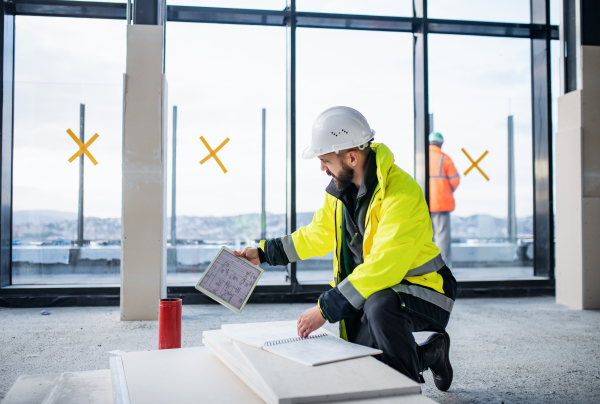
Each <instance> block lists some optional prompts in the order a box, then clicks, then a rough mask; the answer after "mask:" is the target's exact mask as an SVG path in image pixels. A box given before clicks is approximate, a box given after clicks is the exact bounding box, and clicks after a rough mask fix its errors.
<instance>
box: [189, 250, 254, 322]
mask: <svg viewBox="0 0 600 404" xmlns="http://www.w3.org/2000/svg"><path fill="white" fill-rule="evenodd" d="M263 272H264V271H263V269H262V268H260V267H258V266H256V265H254V264H252V263H251V262H250V261H248V260H247V259H244V258H240V257H236V256H235V255H234V254H233V251H231V250H230V249H229V248H227V247H221V249H220V250H219V252H218V253H217V255H216V256H215V258H214V259H213V260H212V262H211V263H210V265H209V266H208V268H206V271H204V274H203V275H202V277H201V278H200V280H199V281H198V283H197V284H196V289H198V290H199V291H200V292H202V293H204V294H205V295H207V296H208V297H210V298H212V299H214V300H216V301H217V302H219V303H221V304H222V305H223V306H225V307H227V308H228V309H230V310H232V311H235V312H236V313H241V312H242V309H243V308H244V306H245V305H246V302H247V301H248V298H249V297H250V295H251V294H252V291H253V290H254V287H255V286H256V284H257V283H258V280H259V279H260V277H261V275H262V274H263Z"/></svg>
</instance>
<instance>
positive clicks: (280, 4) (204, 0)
mask: <svg viewBox="0 0 600 404" xmlns="http://www.w3.org/2000/svg"><path fill="white" fill-rule="evenodd" d="M167 4H168V5H172V6H195V7H222V8H246V9H257V10H283V9H284V8H285V6H286V2H285V0H251V1H249V0H167Z"/></svg>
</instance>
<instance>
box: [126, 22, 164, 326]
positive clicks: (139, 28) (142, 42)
mask: <svg viewBox="0 0 600 404" xmlns="http://www.w3.org/2000/svg"><path fill="white" fill-rule="evenodd" d="M162 57H163V27H162V26H161V25H128V26H127V73H126V75H125V83H124V105H123V206H122V216H121V224H122V238H121V246H122V250H121V320H156V319H158V302H159V299H161V298H164V297H166V294H167V291H166V279H165V278H166V268H167V265H166V258H167V251H166V240H167V234H166V206H167V203H166V197H167V193H166V188H167V175H166V174H167V164H166V163H167V127H166V124H167V86H166V80H165V78H164V74H163V64H162Z"/></svg>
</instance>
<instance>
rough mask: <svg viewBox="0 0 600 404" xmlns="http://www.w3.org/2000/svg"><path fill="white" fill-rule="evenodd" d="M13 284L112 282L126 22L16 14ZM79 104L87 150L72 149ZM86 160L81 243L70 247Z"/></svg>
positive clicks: (117, 240)
mask: <svg viewBox="0 0 600 404" xmlns="http://www.w3.org/2000/svg"><path fill="white" fill-rule="evenodd" d="M15 37H16V42H15V110H14V114H15V115H14V163H13V164H14V166H13V256H12V261H13V263H12V271H13V272H12V281H13V284H42V283H53V284H56V283H60V284H72V283H113V284H118V283H119V267H120V257H121V252H120V238H121V218H120V216H121V144H122V123H121V122H122V105H123V102H122V97H123V73H124V72H125V22H124V21H108V20H91V19H73V18H48V17H23V16H18V17H16V32H15ZM80 103H83V104H85V141H86V142H87V141H89V140H90V139H91V138H92V136H94V134H96V133H97V134H98V135H99V137H98V138H97V140H96V141H95V142H94V143H93V144H91V145H90V146H89V149H88V150H89V152H90V153H91V155H92V156H93V157H94V158H95V159H96V160H97V162H98V165H94V164H92V163H91V161H90V159H89V158H88V157H87V156H85V155H82V156H80V157H78V158H77V159H76V160H74V161H73V162H72V163H69V161H68V159H69V158H70V157H71V156H73V155H74V154H75V153H76V152H77V151H78V150H79V146H78V145H77V144H76V143H75V142H74V141H73V139H71V137H70V136H69V134H67V129H71V130H72V132H73V133H74V135H76V136H79V132H80V131H79V116H80ZM80 159H83V160H84V162H85V163H84V164H85V171H84V178H85V181H84V183H85V186H84V190H85V193H84V246H83V247H81V248H80V247H78V246H77V245H76V241H77V212H78V195H79V161H80Z"/></svg>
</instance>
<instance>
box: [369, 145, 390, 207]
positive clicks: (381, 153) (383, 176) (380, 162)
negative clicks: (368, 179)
mask: <svg viewBox="0 0 600 404" xmlns="http://www.w3.org/2000/svg"><path fill="white" fill-rule="evenodd" d="M371 150H373V151H374V152H375V161H376V163H377V179H378V180H379V187H380V188H381V196H382V197H385V190H386V187H387V180H388V173H389V171H390V169H391V168H392V167H393V166H394V153H392V152H391V150H390V149H389V148H388V147H387V146H386V145H384V144H383V143H371Z"/></svg>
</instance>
